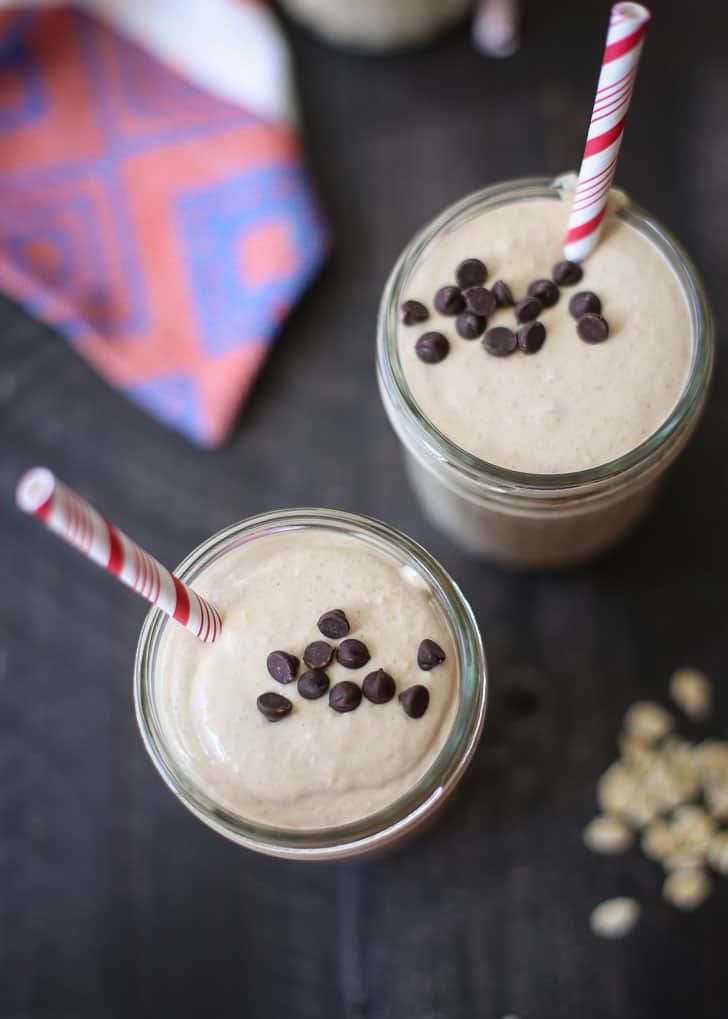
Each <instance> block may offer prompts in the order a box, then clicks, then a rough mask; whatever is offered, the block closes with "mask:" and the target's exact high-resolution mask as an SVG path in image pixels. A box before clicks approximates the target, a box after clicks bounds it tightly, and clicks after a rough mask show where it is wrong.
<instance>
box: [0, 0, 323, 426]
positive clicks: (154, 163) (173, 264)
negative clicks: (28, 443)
mask: <svg viewBox="0 0 728 1019" xmlns="http://www.w3.org/2000/svg"><path fill="white" fill-rule="evenodd" d="M6 6H7V7H10V8H11V9H10V10H6V9H5V8H6ZM32 6H33V7H35V8H39V7H43V8H47V9H43V10H37V9H36V10H28V9H26V8H27V4H23V5H22V7H23V9H22V10H21V9H19V5H18V4H17V3H14V4H12V5H11V4H6V3H4V2H3V0H0V290H2V291H4V292H5V293H7V294H9V295H10V296H12V297H14V298H15V299H16V300H18V301H20V302H21V303H22V304H23V305H24V306H25V307H26V308H28V309H29V310H30V311H31V312H33V313H34V314H35V315H38V316H39V317H41V318H42V319H44V320H45V321H47V322H49V323H52V324H53V325H54V326H55V327H56V328H57V329H58V330H59V331H60V332H61V333H63V334H64V335H65V336H66V338H67V339H68V340H69V341H70V342H71V343H72V344H73V346H74V347H75V348H76V350H77V351H78V352H79V353H80V354H81V355H82V356H83V357H85V358H87V359H88V360H89V361H90V362H91V364H93V365H94V367H95V368H96V369H97V370H98V371H99V372H100V373H101V374H102V375H103V376H104V377H105V378H106V379H107V380H108V381H109V382H111V383H112V384H113V385H115V386H117V387H118V388H119V389H121V390H122V391H123V392H124V393H126V394H127V395H128V396H129V397H131V399H133V400H135V401H136V402H137V403H139V404H140V405H141V406H143V407H145V408H146V409H147V410H148V411H150V412H151V413H152V414H153V415H154V416H155V417H157V418H159V420H161V421H164V422H165V423H166V424H168V425H171V426H172V427H174V428H177V429H179V430H180V431H181V432H183V433H184V434H185V435H187V436H189V437H190V438H191V439H193V440H194V441H195V442H198V443H200V444H202V445H206V446H212V445H215V444H217V443H219V442H220V441H222V439H223V438H224V437H225V435H226V434H227V433H228V432H229V430H230V428H231V426H232V425H233V422H234V420H235V417H236V415H237V413H238V410H239V408H240V406H241V404H242V402H243V400H244V398H245V396H246V394H247V392H248V390H249V388H250V386H251V385H252V383H253V380H254V378H255V376H256V373H257V371H258V369H259V367H260V364H261V362H262V361H263V359H264V357H265V355H266V353H267V350H268V348H269V346H270V344H271V341H272V339H273V337H274V334H275V332H276V330H277V329H278V326H279V324H280V322H281V320H282V319H283V318H284V317H285V315H286V314H287V313H288V311H289V309H290V308H291V305H292V304H293V303H294V302H295V301H296V299H297V298H298V296H299V295H300V294H301V292H302V291H303V289H304V288H305V287H306V285H307V283H308V281H309V280H310V279H311V277H312V275H313V274H314V273H315V272H316V270H317V268H318V266H319V264H320V262H321V260H322V258H323V256H324V254H325V250H326V245H327V238H326V231H325V227H324V225H323V222H322V220H321V217H320V214H319V212H318V210H317V208H316V205H315V202H314V200H313V198H312V195H311V190H310V187H309V184H308V181H307V179H306V175H305V172H304V169H303V165H302V154H301V149H300V145H299V142H298V136H297V131H296V124H295V110H294V107H293V103H292V99H291V96H292V93H291V89H290V77H289V65H288V54H287V50H286V47H285V43H284V41H283V39H282V37H281V35H280V33H279V30H278V28H277V26H276V24H275V22H274V20H273V18H272V15H271V14H270V13H269V11H268V10H267V8H266V7H265V6H264V5H263V4H261V3H258V2H254V0H86V2H85V3H84V4H83V5H82V6H83V7H84V10H81V9H80V6H81V5H79V4H77V5H76V6H75V7H74V8H73V9H71V8H68V7H56V6H54V5H51V4H47V3H44V2H43V0H35V3H33V4H32Z"/></svg>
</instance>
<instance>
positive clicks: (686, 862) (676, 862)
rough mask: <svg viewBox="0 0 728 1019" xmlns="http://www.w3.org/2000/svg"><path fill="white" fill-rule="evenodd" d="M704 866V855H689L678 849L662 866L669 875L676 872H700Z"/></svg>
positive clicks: (666, 858) (667, 857)
mask: <svg viewBox="0 0 728 1019" xmlns="http://www.w3.org/2000/svg"><path fill="white" fill-rule="evenodd" d="M704 864H705V854H704V853H689V852H687V851H686V850H682V849H678V851H677V852H676V853H673V854H672V855H671V856H666V857H665V859H664V860H663V861H662V866H663V868H664V870H665V872H666V873H667V874H670V873H671V872H672V871H676V870H700V868H701V867H702V866H703V865H704Z"/></svg>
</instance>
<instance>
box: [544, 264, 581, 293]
mask: <svg viewBox="0 0 728 1019" xmlns="http://www.w3.org/2000/svg"><path fill="white" fill-rule="evenodd" d="M583 275H584V273H583V272H582V269H581V266H580V265H579V263H578V262H568V261H566V260H565V261H563V262H557V263H556V265H555V266H554V267H553V269H552V270H551V279H552V280H553V281H554V283H558V284H559V286H560V287H573V286H574V284H575V283H578V282H579V280H580V279H581V277H582V276H583Z"/></svg>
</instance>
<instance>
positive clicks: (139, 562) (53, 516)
mask: <svg viewBox="0 0 728 1019" xmlns="http://www.w3.org/2000/svg"><path fill="white" fill-rule="evenodd" d="M15 501H16V502H17V504H18V506H19V507H20V509H21V510H23V512H24V513H29V514H30V515H31V516H34V517H37V519H38V520H40V521H41V522H42V523H44V524H45V526H46V527H47V528H48V529H49V530H51V531H53V532H54V533H55V534H57V535H59V536H60V537H61V538H63V539H64V540H65V541H67V542H68V543H69V545H73V547H74V548H77V549H78V550H79V552H83V554H84V555H85V556H88V558H89V559H93V561H94V562H95V563H98V564H99V566H103V567H105V568H106V569H107V570H108V571H109V573H113V574H114V576H115V577H118V578H119V580H121V581H122V583H124V584H126V585H127V587H131V588H133V589H134V590H135V591H136V592H137V594H140V595H141V596H142V597H143V598H146V599H147V601H149V602H151V603H152V605H156V606H157V607H158V608H160V609H161V610H162V612H166V613H167V615H168V616H171V617H172V618H173V619H176V620H177V622H178V623H181V624H182V625H183V626H185V627H186V628H187V629H188V630H189V631H190V632H191V633H193V634H194V635H195V637H199V639H200V640H202V641H205V642H206V643H208V644H211V643H212V642H213V641H214V640H215V639H216V638H217V637H218V635H219V634H220V631H221V629H222V620H221V618H220V613H219V612H218V611H217V609H216V608H215V607H214V606H213V605H211V604H210V603H209V602H208V601H206V600H205V599H204V598H201V597H200V596H199V595H198V594H196V593H195V592H194V591H193V590H192V588H190V587H187V585H186V584H183V583H182V581H181V580H179V578H177V577H175V575H174V574H173V573H171V572H170V571H169V570H168V569H167V568H166V567H165V566H162V564H161V563H159V562H157V560H156V559H154V558H153V557H152V556H150V555H149V553H148V552H145V551H144V549H141V548H140V547H139V546H138V545H137V544H136V543H135V542H133V541H131V539H130V538H127V536H126V535H125V534H123V533H122V532H121V531H120V530H118V528H116V527H114V525H113V524H110V523H109V522H108V520H105V519H104V517H102V516H101V514H100V513H97V511H96V510H95V509H94V508H93V507H92V506H89V504H88V503H87V502H86V501H85V500H84V499H82V498H81V496H80V495H77V494H76V493H75V492H72V491H71V489H70V488H67V487H66V486H65V485H64V484H63V483H62V482H61V481H59V480H58V479H57V478H56V477H55V475H54V474H53V473H52V472H51V471H49V470H48V469H47V468H46V467H32V468H31V469H30V470H29V471H27V472H26V473H25V474H24V475H23V476H22V478H21V479H20V481H19V482H18V486H17V488H16V490H15Z"/></svg>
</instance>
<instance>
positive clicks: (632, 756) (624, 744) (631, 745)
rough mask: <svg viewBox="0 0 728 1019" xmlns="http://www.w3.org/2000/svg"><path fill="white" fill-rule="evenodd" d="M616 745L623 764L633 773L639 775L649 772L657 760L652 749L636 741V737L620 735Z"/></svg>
mask: <svg viewBox="0 0 728 1019" xmlns="http://www.w3.org/2000/svg"><path fill="white" fill-rule="evenodd" d="M617 744H618V746H619V752H620V753H621V755H622V760H623V761H624V763H625V764H626V765H627V766H628V767H629V768H630V770H631V771H635V772H637V773H638V774H640V775H642V774H644V773H645V772H646V771H649V769H650V768H651V767H652V766H653V765H654V763H655V761H656V760H657V751H656V750H655V749H653V747H649V746H647V744H646V743H643V742H642V740H640V739H637V737H636V736H631V735H630V734H629V733H626V732H622V733H620V734H619V737H618V739H617Z"/></svg>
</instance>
